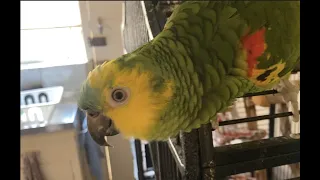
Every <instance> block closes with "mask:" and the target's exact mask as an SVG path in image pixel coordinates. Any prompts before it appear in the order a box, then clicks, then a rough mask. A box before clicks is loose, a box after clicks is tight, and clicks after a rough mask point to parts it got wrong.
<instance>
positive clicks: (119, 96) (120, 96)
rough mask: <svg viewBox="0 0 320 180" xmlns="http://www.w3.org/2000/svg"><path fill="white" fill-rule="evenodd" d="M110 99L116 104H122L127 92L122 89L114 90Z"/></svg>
mask: <svg viewBox="0 0 320 180" xmlns="http://www.w3.org/2000/svg"><path fill="white" fill-rule="evenodd" d="M112 99H113V100H114V101H116V102H123V101H125V100H126V99H127V92H126V91H124V90H122V89H116V90H114V91H113V92H112Z"/></svg>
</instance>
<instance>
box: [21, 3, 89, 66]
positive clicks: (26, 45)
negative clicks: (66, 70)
mask: <svg viewBox="0 0 320 180" xmlns="http://www.w3.org/2000/svg"><path fill="white" fill-rule="evenodd" d="M20 3H21V28H20V35H21V36H20V37H21V41H20V47H21V49H20V55H21V57H20V64H21V70H23V69H34V68H45V67H53V66H63V65H72V64H84V63H87V62H88V57H87V53H86V46H85V40H84V36H83V32H82V29H83V28H82V22H81V14H80V6H79V1H21V2H20Z"/></svg>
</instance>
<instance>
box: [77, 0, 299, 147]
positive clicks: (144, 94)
mask: <svg viewBox="0 0 320 180" xmlns="http://www.w3.org/2000/svg"><path fill="white" fill-rule="evenodd" d="M299 61H300V2H299V1H221V2H219V1H201V2H200V1H199V2H195V1H186V2H183V3H181V4H180V5H178V6H177V7H176V8H175V9H174V11H173V13H172V14H171V16H170V18H169V19H168V20H167V22H166V24H165V27H164V29H163V31H162V32H161V33H159V34H158V35H157V36H156V37H155V38H154V39H153V40H151V41H150V42H148V43H146V44H145V45H143V46H142V47H140V48H138V49H137V50H135V51H133V52H132V53H128V54H125V55H123V56H121V57H119V58H117V59H114V60H111V61H108V62H105V63H103V64H102V65H99V66H97V67H96V68H95V69H94V70H92V71H91V72H90V73H89V75H88V77H87V79H86V81H85V82H84V83H83V85H82V88H81V94H80V97H79V100H78V106H79V108H81V109H83V110H84V111H86V113H87V118H88V127H89V131H90V134H91V136H92V137H93V139H94V140H95V141H96V142H97V143H98V144H100V145H108V144H107V142H106V141H105V139H104V137H105V136H112V135H115V134H118V133H121V134H122V135H123V136H124V137H126V138H131V137H133V138H137V139H141V140H148V141H152V140H158V141H163V140H167V139H168V138H170V137H172V136H175V135H177V134H178V133H179V132H180V131H183V132H190V131H191V130H192V129H195V128H199V127H200V126H201V125H203V124H207V123H209V122H210V121H215V120H216V114H217V113H218V112H222V111H224V110H226V109H227V108H228V107H229V106H230V105H232V103H233V102H234V101H235V100H236V98H237V97H240V96H242V95H244V94H246V93H253V92H257V91H263V90H268V89H271V88H273V87H275V86H277V85H279V84H281V82H282V81H284V82H286V81H288V77H289V75H290V73H291V71H292V70H293V69H294V68H295V66H296V65H297V63H299ZM282 84H284V86H285V84H286V83H282ZM284 86H282V87H284ZM282 89H283V88H282ZM287 89H288V88H287ZM289 89H290V88H289ZM293 96H297V93H293ZM293 96H290V97H292V98H291V99H290V97H289V98H286V99H287V100H288V101H290V100H292V99H295V97H293ZM292 101H294V100H292ZM295 115H296V113H295Z"/></svg>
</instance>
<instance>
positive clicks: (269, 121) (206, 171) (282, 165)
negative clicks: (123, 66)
mask: <svg viewBox="0 0 320 180" xmlns="http://www.w3.org/2000/svg"><path fill="white" fill-rule="evenodd" d="M179 3H180V2H179V1H159V2H158V1H125V2H124V10H125V11H124V26H123V27H124V29H123V38H124V45H125V49H126V51H127V52H132V51H134V50H135V49H137V48H138V47H140V46H141V45H143V44H145V43H146V42H148V41H150V40H151V39H152V37H155V36H156V35H157V34H158V33H160V32H161V30H162V28H163V27H164V24H165V22H166V20H167V18H168V17H169V16H170V15H171V12H172V9H173V6H174V5H175V4H179ZM297 71H299V70H296V71H295V75H293V76H292V78H295V79H294V80H295V81H297V80H299V73H300V72H298V73H297ZM276 93H277V92H276V91H275V90H269V91H265V92H259V93H252V94H246V95H244V96H243V97H239V98H238V101H237V102H236V103H235V105H234V107H233V109H231V110H230V113H231V114H232V113H234V112H232V111H237V113H236V114H237V115H233V116H231V118H230V117H229V118H226V114H222V115H221V116H219V117H220V120H221V121H220V123H219V129H217V130H214V129H213V128H212V125H211V124H210V123H208V124H206V125H203V126H202V127H200V128H199V129H195V130H193V131H191V132H190V133H180V134H179V135H178V136H177V137H175V138H171V139H170V140H168V141H167V142H149V143H144V142H141V141H139V140H135V146H136V161H137V166H138V168H137V169H138V178H139V180H145V179H147V177H146V176H145V175H144V173H146V171H147V169H148V167H146V165H145V164H146V163H145V162H146V160H145V154H146V151H147V152H149V151H148V150H150V154H151V157H152V164H153V165H152V166H153V171H154V173H153V174H154V177H153V178H155V179H157V180H185V179H186V180H200V179H204V180H209V179H210V180H211V179H212V180H217V179H226V180H235V179H247V180H249V179H251V180H254V179H256V180H271V179H273V180H278V179H279V180H280V179H281V180H283V179H299V176H300V163H299V162H300V139H293V138H291V137H290V136H289V135H288V134H290V132H291V130H292V129H293V127H291V126H293V125H291V124H290V121H289V118H291V117H290V116H292V112H290V109H289V108H288V107H286V106H285V105H284V104H272V103H271V104H268V105H265V103H263V101H262V100H261V99H263V98H265V97H266V96H268V95H270V94H272V95H274V94H276ZM259 98H260V99H259ZM226 119H227V120H226ZM220 128H222V129H220ZM232 128H233V130H232ZM294 128H296V129H299V127H294ZM240 129H245V130H244V132H245V133H243V132H239V130H240ZM228 133H229V134H228ZM241 133H242V134H241ZM217 137H220V138H224V139H223V141H222V143H221V142H219V143H220V144H219V143H217V142H216V141H215V139H216V138H217ZM145 144H147V146H148V147H149V149H148V148H146V146H145ZM147 154H148V153H147ZM151 179H152V178H151Z"/></svg>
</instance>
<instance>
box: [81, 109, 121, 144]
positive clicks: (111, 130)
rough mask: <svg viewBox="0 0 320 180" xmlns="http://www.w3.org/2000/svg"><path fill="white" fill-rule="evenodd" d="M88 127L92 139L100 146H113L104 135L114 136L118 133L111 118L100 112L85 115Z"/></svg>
mask: <svg viewBox="0 0 320 180" xmlns="http://www.w3.org/2000/svg"><path fill="white" fill-rule="evenodd" d="M87 122H88V129H89V133H90V135H91V137H92V139H93V140H94V141H95V142H96V143H97V144H99V145H100V146H109V147H113V146H112V145H111V144H109V143H108V142H107V141H106V140H105V136H114V135H117V134H119V131H118V130H117V128H116V127H115V125H114V123H113V122H112V120H111V119H110V118H108V117H105V116H103V115H102V114H100V115H98V116H97V117H94V118H93V117H91V116H88V115H87Z"/></svg>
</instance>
